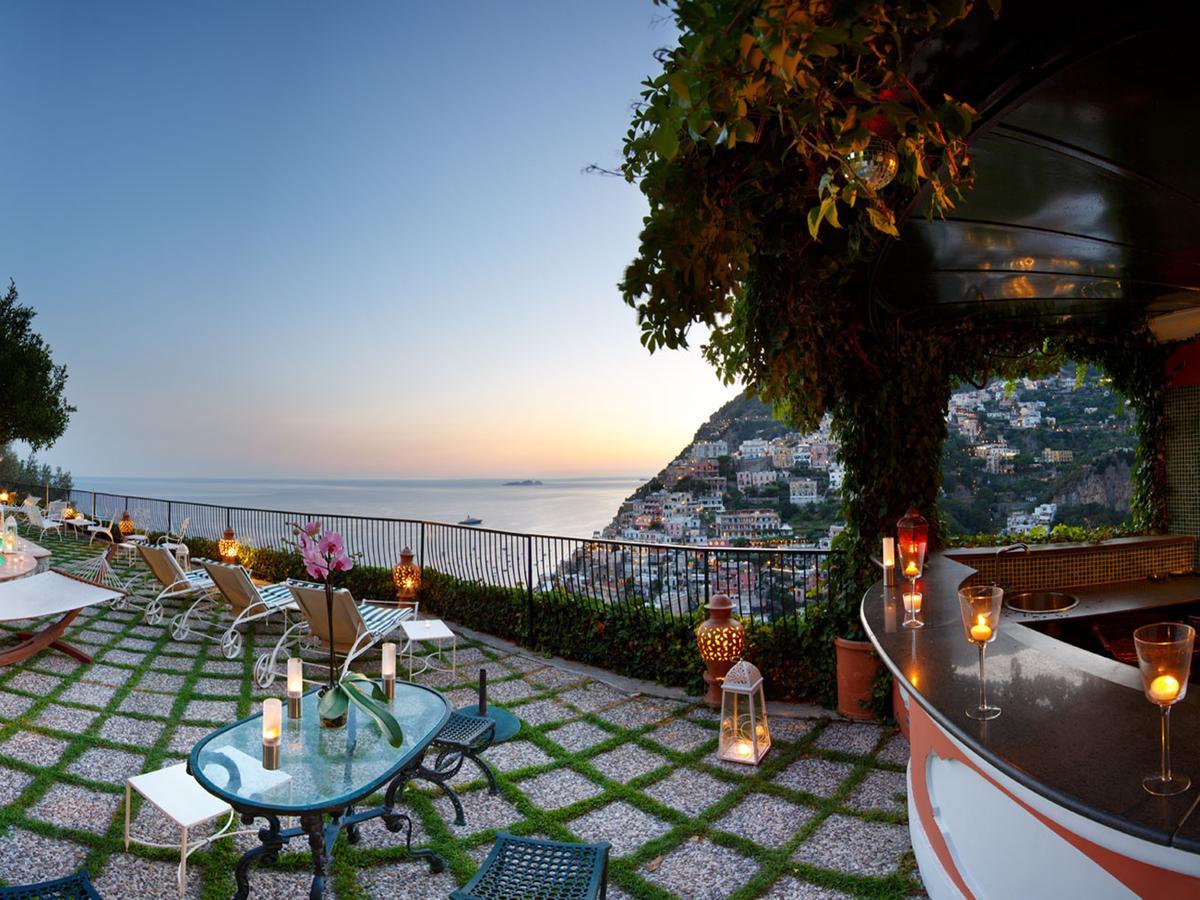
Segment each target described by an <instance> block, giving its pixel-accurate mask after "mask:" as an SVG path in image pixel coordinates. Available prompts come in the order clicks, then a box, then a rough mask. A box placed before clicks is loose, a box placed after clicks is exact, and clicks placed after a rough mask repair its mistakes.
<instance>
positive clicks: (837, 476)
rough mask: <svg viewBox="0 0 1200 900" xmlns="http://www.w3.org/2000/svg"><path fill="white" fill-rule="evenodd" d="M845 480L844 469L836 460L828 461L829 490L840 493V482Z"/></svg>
mask: <svg viewBox="0 0 1200 900" xmlns="http://www.w3.org/2000/svg"><path fill="white" fill-rule="evenodd" d="M845 480H846V467H845V466H843V465H842V464H841V463H840V462H838V461H837V460H836V459H831V460H830V461H829V490H831V491H840V490H841V489H842V482H843V481H845Z"/></svg>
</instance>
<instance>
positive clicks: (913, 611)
mask: <svg viewBox="0 0 1200 900" xmlns="http://www.w3.org/2000/svg"><path fill="white" fill-rule="evenodd" d="M923 599H924V594H922V593H921V592H920V591H916V592H914V593H911V594H909V593H906V594H905V595H904V611H905V612H906V613H908V614H909V615H910V616H915V615H917V613H919V612H920V611H921V601H922V600H923Z"/></svg>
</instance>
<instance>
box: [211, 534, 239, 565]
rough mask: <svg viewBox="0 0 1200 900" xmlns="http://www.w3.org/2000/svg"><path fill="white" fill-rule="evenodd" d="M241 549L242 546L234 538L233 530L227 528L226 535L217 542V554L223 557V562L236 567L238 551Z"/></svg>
mask: <svg viewBox="0 0 1200 900" xmlns="http://www.w3.org/2000/svg"><path fill="white" fill-rule="evenodd" d="M241 549H242V545H241V544H239V543H238V542H237V538H235V537H234V536H233V529H232V528H226V529H225V534H224V535H223V536H222V537H221V539H220V540H219V541H217V553H219V554H220V555H221V562H223V563H226V564H228V565H231V566H232V565H234V564H235V563H236V562H237V561H238V551H239V550H241Z"/></svg>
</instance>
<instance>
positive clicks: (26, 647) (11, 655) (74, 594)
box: [0, 572, 121, 666]
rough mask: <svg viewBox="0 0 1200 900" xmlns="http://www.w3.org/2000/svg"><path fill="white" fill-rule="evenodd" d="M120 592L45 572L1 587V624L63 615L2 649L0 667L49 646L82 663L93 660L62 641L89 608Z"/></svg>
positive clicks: (61, 574)
mask: <svg viewBox="0 0 1200 900" xmlns="http://www.w3.org/2000/svg"><path fill="white" fill-rule="evenodd" d="M120 593H121V592H120V591H119V590H117V589H114V588H107V587H100V586H99V585H96V584H94V583H92V582H90V581H86V580H84V579H82V578H78V577H76V576H73V575H64V574H63V573H61V572H42V573H40V574H37V575H30V576H29V577H28V578H16V579H13V580H12V581H6V582H3V583H2V584H0V621H9V622H13V621H21V620H24V619H40V618H43V617H46V616H53V615H58V614H60V613H61V614H62V618H60V619H59V620H58V621H57V622H52V623H48V624H45V625H44V626H43V627H42V630H41V631H37V632H18V633H17V638H18V639H19V643H17V644H15V645H9V646H5V647H0V666H7V665H10V664H12V663H18V662H21V661H22V660H26V659H29V657H31V656H33V655H35V654H37V653H40V652H41V651H43V650H45V649H46V648H48V647H52V648H54V649H55V650H60V651H61V652H63V653H65V654H67V655H68V656H70V657H73V658H74V659H77V660H79V661H80V662H85V663H90V662H91V661H92V658H91V657H90V656H88V654H86V653H84V652H83V651H82V650H79V649H78V648H76V647H72V646H71V645H70V644H67V643H65V642H63V641H61V640H59V638H61V637H62V635H63V632H65V631H66V630H67V627H68V626H69V625H70V624H71V623H72V622H73V621H74V620H75V617H76V616H78V615H79V613H80V612H81V611H82V610H83V609H85V608H86V607H88V606H94V605H95V604H97V603H111V602H112V601H113V600H115V599H116V598H117V596H118V595H119V594H120Z"/></svg>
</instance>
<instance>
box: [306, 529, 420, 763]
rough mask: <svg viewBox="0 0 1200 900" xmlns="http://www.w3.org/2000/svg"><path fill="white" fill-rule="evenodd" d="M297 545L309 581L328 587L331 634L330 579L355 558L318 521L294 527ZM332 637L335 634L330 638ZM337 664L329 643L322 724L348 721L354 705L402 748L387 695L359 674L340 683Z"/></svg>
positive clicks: (348, 567) (349, 674) (401, 734)
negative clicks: (327, 676)
mask: <svg viewBox="0 0 1200 900" xmlns="http://www.w3.org/2000/svg"><path fill="white" fill-rule="evenodd" d="M292 534H293V536H294V537H295V541H294V545H295V547H296V549H297V550H298V551H299V553H300V558H301V559H302V560H303V561H304V570H305V571H306V572H308V575H309V577H310V578H312V579H313V580H315V581H320V582H322V583H323V584H324V585H325V614H326V621H327V622H328V623H329V628H330V631H331V632H332V629H333V586H332V585H331V584H330V578H331V576H333V575H334V574H335V573H337V572H349V571H350V570H351V569H352V568H354V558H353V556H352V555H351V554H349V553H347V552H346V542H345V540H344V539H343V538H342V536H341V534H339V533H338V532H336V531H323V530H322V528H321V523H320V522H319V521H317V520H315V519H314V520H311V521H308V522H305V523H304V524H303V525H298V524H295V523H293V524H292ZM330 636H331V637H332V634H331V635H330ZM336 671H337V660H336V655H335V653H334V647H333V641H332V640H331V641H330V642H329V681H328V683H327V684H326V686H325V687H324V688H323V689H322V690H321V699H320V701H319V702H318V704H317V712H318V713H319V714H320V716H321V721H322V723H330V724H331V725H340V724H343V723H344V722H345V721H346V715H347V713H348V711H349V708H350V704H351V703H353V704H355V706H357V707H359V708H360V709H361V710H362V711H363V712H365V713H366V714H367V715H369V716H370V717H371V718H372V719H374V720H375V722H376V724H378V725H379V730H380V731H381V732H383V734H384V736H385V737H386V738H387V740H388V743H389V744H391V745H392V746H393V747H399V746H400V745H401V744H403V743H404V732H403V730H402V729H401V728H400V723H399V722H397V721H396V718H395V717H394V716H393V715H392V714H391V713H390V712H388V698H387V694H385V693H384V692H383V689H382V688H380V686H379V685H378V684H376V683H375V682H374V681H372V680H371V679H369V678H367V677H366V676H365V675H361V674H359V673H358V672H350V671H347V672H346V673H345V674H343V675H342V677H341V678H340V679H338V680H337V681H335V680H334V678H335V675H334V673H335V672H336Z"/></svg>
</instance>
